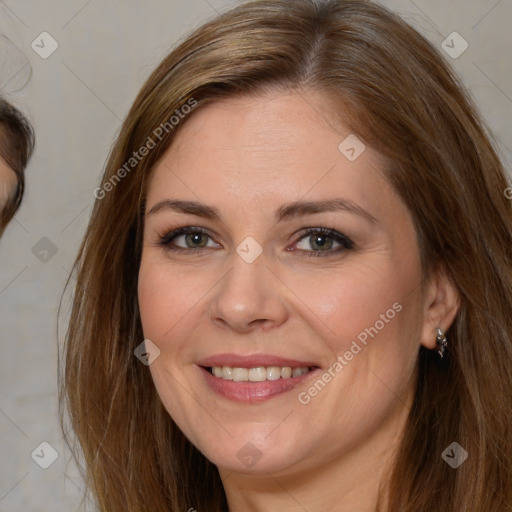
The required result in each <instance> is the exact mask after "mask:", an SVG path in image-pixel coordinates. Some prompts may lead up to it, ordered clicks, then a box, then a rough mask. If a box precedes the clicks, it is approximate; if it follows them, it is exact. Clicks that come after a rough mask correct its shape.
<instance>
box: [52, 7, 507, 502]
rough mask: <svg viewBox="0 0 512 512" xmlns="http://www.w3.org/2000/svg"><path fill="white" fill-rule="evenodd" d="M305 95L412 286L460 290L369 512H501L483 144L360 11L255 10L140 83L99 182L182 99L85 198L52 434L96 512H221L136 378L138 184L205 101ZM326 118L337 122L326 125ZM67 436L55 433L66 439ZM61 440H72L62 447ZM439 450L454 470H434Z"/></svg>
mask: <svg viewBox="0 0 512 512" xmlns="http://www.w3.org/2000/svg"><path fill="white" fill-rule="evenodd" d="M276 90H277V91H290V90H292V91H299V92H300V91H313V92H314V93H317V94H318V95H320V97H322V98H324V99H325V100H326V101H329V102H330V104H331V105H332V109H331V113H332V116H333V120H336V119H337V118H338V120H339V119H341V121H342V123H343V124H344V125H345V126H346V127H347V128H348V129H350V130H351V133H354V134H356V135H357V137H359V138H360V139H361V140H362V141H363V142H364V143H365V144H366V145H368V146H370V147H372V148H374V149H375V150H376V151H377V152H379V153H380V154H381V155H382V157H383V159H384V162H385V166H384V173H385V177H386V179H387V180H388V182H389V183H390V185H391V186H392V188H393V189H394V190H395V191H396V192H397V194H398V195H399V197H400V198H401V200H402V201H403V203H404V204H405V205H406V207H407V209H408V211H409V212H410V214H411V217H412V219H413V221H414V225H415V229H416V232H417V235H418V240H419V252H420V255H421V261H422V270H423V273H424V275H425V276H426V278H428V276H429V275H430V274H431V273H432V271H433V269H435V268H436V266H437V265H443V266H444V268H445V269H446V272H447V274H448V275H449V277H450V279H451V281H452V282H453V284H454V286H455V287H456V288H457V291H458V292H459V294H460V300H461V304H460V309H459V311H458V313H457V317H456V318H455V320H454V322H453V324H452V326H451V327H450V329H449V330H448V333H447V337H448V339H449V340H450V355H449V358H448V362H447V363H446V364H439V361H438V360H437V358H436V357H435V356H436V355H435V354H433V353H432V352H433V351H428V350H424V349H423V348H421V349H419V351H418V361H417V376H418V379H417V387H416V389H415V398H414V403H413V406H412V408H411V410H410V412H409V417H408V421H407V424H406V426H405V430H404V433H403V436H402V438H401V441H400V446H399V449H398V451H397V456H396V460H395V461H394V464H393V467H391V468H390V470H389V472H387V473H386V481H385V482H382V488H381V500H380V505H379V510H387V511H390V512H439V511H443V512H462V511H466V512H469V511H472V512H473V511H474V512H498V511H500V512H505V511H510V510H512V435H511V430H510V429H511V425H512V407H511V396H512V370H511V363H512V313H511V312H512V256H511V254H512V253H511V247H512V202H511V201H509V200H507V199H506V198H505V196H504V191H505V190H506V188H507V186H508V182H507V179H506V173H505V170H504V168H503V165H502V163H501V161H500V158H499V156H498V153H497V150H496V148H495V147H494V146H493V144H492V142H491V137H490V135H489V131H488V130H487V128H486V126H485V124H484V122H483V120H482V119H481V117H480V115H479V114H478V111H477V109H476V107H475V106H474V104H473V102H472V100H471V99H470V97H469V95H468V94H467V92H466V91H465V89H464V87H463V85H462V84H461V81H460V80H459V79H458V78H457V77H456V76H455V74H454V73H453V71H452V70H451V69H450V67H449V65H448V64H447V62H446V60H445V59H444V58H443V57H442V56H441V54H440V51H439V50H437V49H436V48H435V47H434V46H433V45H432V44H431V43H429V42H428V41H427V40H426V39H425V38H424V37H423V36H422V35H421V34H420V33H419V32H418V31H417V30H416V29H414V28H413V27H411V26H410V25H409V24H408V23H406V22H405V21H404V20H402V19H401V18H400V17H399V16H398V15H396V14H394V13H392V12H390V11H389V10H388V9H386V8H384V7H381V6H379V5H377V4H375V3H373V2H371V1H366V0H326V1H320V0H318V1H315V0H294V1H290V0H260V1H253V2H249V3H244V4H242V5H240V6H238V7H236V8H234V9H233V10H230V11H228V12H226V13H223V14H221V15H220V16H218V17H217V18H215V19H214V20H212V21H210V22H208V23H206V24H205V25H203V26H202V27H200V28H199V29H197V30H196V31H195V32H194V33H193V34H192V35H191V36H189V37H188V38H187V39H185V40H184V41H183V42H181V43H180V44H179V46H178V47H177V48H175V49H174V50H173V51H172V52H171V53H170V54H169V55H168V56H167V57H166V58H165V59H164V60H163V61H162V62H161V64H160V65H159V66H158V67H157V69H156V70H155V71H154V72H153V73H152V74H151V76H150V77H149V78H148V80H147V81H146V83H145V84H144V86H143V87H142V89H141V91H140V92H139V94H138V96H137V98H136V99H135V101H134V103H133V105H132V107H131V110H130V111H129V113H128V115H127V117H126V119H125V121H124V123H123V125H122V127H121V129H120V132H119V134H118V136H117V139H116V142H115V144H114V146H113V148H112V151H111V154H110V157H109V159H108V161H107V164H106V168H105V171H104V174H103V178H102V183H103V184H107V183H108V182H109V181H111V180H112V179H115V178H117V175H116V173H118V170H119V169H120V168H122V167H123V165H124V164H125V162H127V161H129V159H130V158H131V157H132V155H133V152H134V151H136V150H137V149H138V148H140V147H142V146H144V144H145V143H146V141H147V138H148V136H150V135H151V134H152V133H153V131H154V130H155V129H157V128H158V127H159V126H161V125H162V124H163V123H166V122H168V120H169V119H170V118H171V116H173V115H174V112H175V111H176V110H177V109H179V108H180V107H181V106H182V105H184V104H185V103H186V102H187V101H189V100H190V99H191V98H193V99H194V100H195V101H197V102H198V106H197V107H196V109H195V110H194V112H193V113H192V114H191V115H190V116H188V117H187V118H186V119H184V120H182V121H181V122H180V124H179V125H178V126H177V127H176V129H174V130H169V131H168V132H167V133H166V134H164V137H163V138H162V140H161V141H159V143H158V145H157V146H156V147H155V148H154V149H152V150H151V152H150V153H149V154H148V155H147V156H146V157H145V158H144V159H142V160H141V161H140V162H139V163H138V165H137V166H136V168H134V169H132V170H131V172H130V174H129V175H127V176H126V177H124V178H123V179H122V180H119V179H118V180H117V181H118V183H117V185H116V186H115V187H113V189H112V190H110V191H109V192H108V193H106V194H105V196H104V197H102V198H101V199H97V200H96V202H95V204H94V208H93V212H92V217H91V219H90V222H89V226H88V228H87V231H86V234H85V237H84V240H83V243H82V246H81V249H80V251H79V255H78V257H77V260H76V262H75V266H74V277H76V282H75V281H74V280H70V281H69V283H73V285H74V295H73V300H72V310H71V315H70V322H69V326H68V331H67V335H66V340H65V345H64V350H63V353H62V354H61V355H60V364H61V370H62V374H61V380H60V403H61V421H62V418H63V417H64V416H62V415H63V410H64V409H66V411H67V414H66V418H68V419H69V421H70V424H71V427H72V429H71V430H70V431H73V432H74V435H73V436H67V437H66V439H67V440H68V442H70V445H71V446H72V447H74V449H75V453H76V456H77V458H78V460H80V461H83V462H84V465H85V478H86V482H87V485H88V488H89V489H91V490H92V492H93V494H94V497H95V499H96V501H97V503H98V506H99V509H100V510H101V511H102V512H107V511H108V512H128V511H129V512H147V511H151V512H169V511H170V510H173V511H176V512H178V511H180V512H182V511H187V510H188V509H189V508H190V506H191V504H194V506H195V508H196V509H197V510H208V511H209V512H224V511H225V510H227V505H226V498H225V494H224V491H223V487H222V482H221V480H220V477H219V474H218V470H217V468H216V466H215V465H214V464H213V463H212V462H210V461H209V460H208V459H207V458H206V457H204V456H203V455H202V453H200V452H199V451H198V450H197V449H196V448H195V447H194V446H193V445H192V444H191V443H190V442H189V441H188V439H187V438H186V437H185V435H184V434H183V433H182V432H181V431H180V430H179V428H178V427H177V426H176V424H175V423H174V422H173V420H172V418H171V417H170V416H169V414H168V413H167V411H166V410H165V408H164V406H163V404H162V402H161V400H160V398H159V396H158V393H157V390H156V388H155V385H154V383H153V381H152V378H151V375H150V372H149V371H148V369H147V367H145V366H144V365H141V364H140V362H139V361H138V360H137V358H135V357H134V356H133V351H134V349H135V348H136V347H137V345H139V344H140V343H141V341H142V340H143V339H144V337H143V330H142V325H141V320H140V314H139V308H138V296H137V276H138V268H139V266H140V261H141V254H142V243H141V235H142V232H143V225H144V200H145V194H146V188H147V183H148V178H149V176H150V174H151V172H152V170H153V169H154V168H155V166H156V164H157V162H158V161H159V159H160V158H161V157H162V156H163V155H164V154H165V152H166V151H167V150H168V148H169V147H170V145H171V143H172V141H173V140H174V138H175V136H176V133H179V130H180V129H181V128H182V126H184V125H185V123H187V122H188V120H189V119H190V118H192V116H194V115H195V112H196V111H197V110H199V109H201V108H203V106H205V105H208V104H211V103H212V102H215V101H216V100H218V99H225V98H230V97H240V96H243V95H247V96H250V95H251V94H260V93H265V92H268V91H276ZM341 116H343V117H342V118H341ZM70 431H68V432H70ZM73 441H74V442H76V443H77V444H76V445H75V444H73ZM454 441H457V442H458V443H459V444H460V445H461V446H462V447H464V449H465V450H466V451H467V452H468V454H469V456H468V458H467V460H465V462H464V463H463V464H462V465H461V466H460V467H458V469H457V470H454V469H453V468H452V467H450V466H449V465H448V464H447V463H445V462H444V460H443V459H442V454H443V451H444V450H445V449H446V448H447V447H448V446H450V445H451V444H452V443H453V442H454Z"/></svg>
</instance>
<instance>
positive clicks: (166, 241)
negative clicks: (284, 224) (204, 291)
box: [158, 225, 355, 256]
mask: <svg viewBox="0 0 512 512" xmlns="http://www.w3.org/2000/svg"><path fill="white" fill-rule="evenodd" d="M190 233H201V234H204V235H206V236H208V237H209V238H210V239H211V240H212V241H213V242H214V243H215V244H216V245H221V244H219V243H218V242H216V240H215V237H214V236H212V234H211V232H210V231H209V230H208V229H206V228H203V227H199V226H191V225H182V226H175V227H174V228H172V229H170V230H169V229H167V230H166V231H165V232H164V233H162V234H159V235H158V245H159V246H162V247H166V248H168V249H169V250H171V251H175V252H180V251H181V252H188V253H190V252H195V253H197V252H202V251H203V250H204V249H211V248H212V247H191V248H185V247H179V246H176V247H171V242H172V241H173V240H174V239H176V238H177V237H179V236H182V235H187V234H190ZM315 234H321V235H325V236H328V237H330V238H332V239H333V240H334V241H336V242H337V243H338V244H340V247H337V248H336V249H334V250H326V251H314V250H312V251H308V250H305V249H287V250H288V251H295V250H297V251H298V252H301V253H304V254H306V255H307V256H318V255H322V256H324V255H325V256H328V255H334V254H338V253H340V252H342V251H345V250H350V249H354V247H355V244H354V243H353V242H352V240H351V239H350V238H348V237H347V236H346V235H344V234H343V233H340V232H338V231H337V230H335V229H331V228H326V227H308V228H304V229H302V230H300V231H299V232H296V233H295V234H293V235H292V236H290V238H297V240H296V242H295V243H294V245H296V244H298V243H299V242H300V241H301V240H302V239H303V238H307V237H308V236H313V235H315Z"/></svg>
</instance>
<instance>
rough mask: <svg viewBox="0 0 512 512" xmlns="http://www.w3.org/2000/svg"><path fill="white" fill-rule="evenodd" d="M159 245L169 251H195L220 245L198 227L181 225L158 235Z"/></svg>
mask: <svg viewBox="0 0 512 512" xmlns="http://www.w3.org/2000/svg"><path fill="white" fill-rule="evenodd" d="M159 245H161V246H164V247H166V248H167V249H169V250H171V251H186V252H190V251H192V252H197V251H201V250H202V249H206V248H210V247H214V248H219V247H220V245H219V244H217V243H216V242H214V241H213V239H212V238H211V236H210V235H209V233H208V232H207V231H206V230H205V229H203V228H198V227H181V228H177V229H174V230H172V231H170V232H169V233H167V234H165V235H163V236H161V237H160V240H159Z"/></svg>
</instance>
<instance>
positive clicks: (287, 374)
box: [281, 366, 292, 379]
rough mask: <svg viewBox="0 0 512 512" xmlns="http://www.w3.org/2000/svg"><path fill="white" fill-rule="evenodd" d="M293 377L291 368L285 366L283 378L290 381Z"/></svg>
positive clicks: (282, 370)
mask: <svg viewBox="0 0 512 512" xmlns="http://www.w3.org/2000/svg"><path fill="white" fill-rule="evenodd" d="M291 376H292V369H291V368H290V367H289V366H283V367H282V368H281V378H282V379H289V378H290V377H291Z"/></svg>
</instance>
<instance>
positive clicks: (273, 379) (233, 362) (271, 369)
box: [196, 354, 320, 403]
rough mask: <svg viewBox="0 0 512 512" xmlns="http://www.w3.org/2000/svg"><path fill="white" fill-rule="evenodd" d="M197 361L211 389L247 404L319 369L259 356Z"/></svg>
mask: <svg viewBox="0 0 512 512" xmlns="http://www.w3.org/2000/svg"><path fill="white" fill-rule="evenodd" d="M196 364H197V366H198V367H199V369H200V371H201V374H202V375H203V378H204V380H205V381H206V384H207V386H208V387H209V389H210V390H211V391H214V392H215V393H216V394H217V395H220V396H222V397H224V398H227V399H229V400H233V401H236V402H246V403H257V402H262V401H264V400H267V399H269V398H272V397H275V396H277V395H281V394H283V393H286V392H288V391H291V390H292V389H294V388H296V387H297V386H299V385H301V384H302V383H304V381H306V380H307V379H310V378H312V375H316V374H317V373H318V372H319V371H320V367H319V366H317V365H315V364H314V363H312V362H306V361H296V360H291V359H283V358H279V357H273V356H261V355H260V356H244V357H242V356H235V355H229V354H223V355H219V356H215V357H211V358H208V359H204V360H202V361H199V362H198V363H196Z"/></svg>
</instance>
